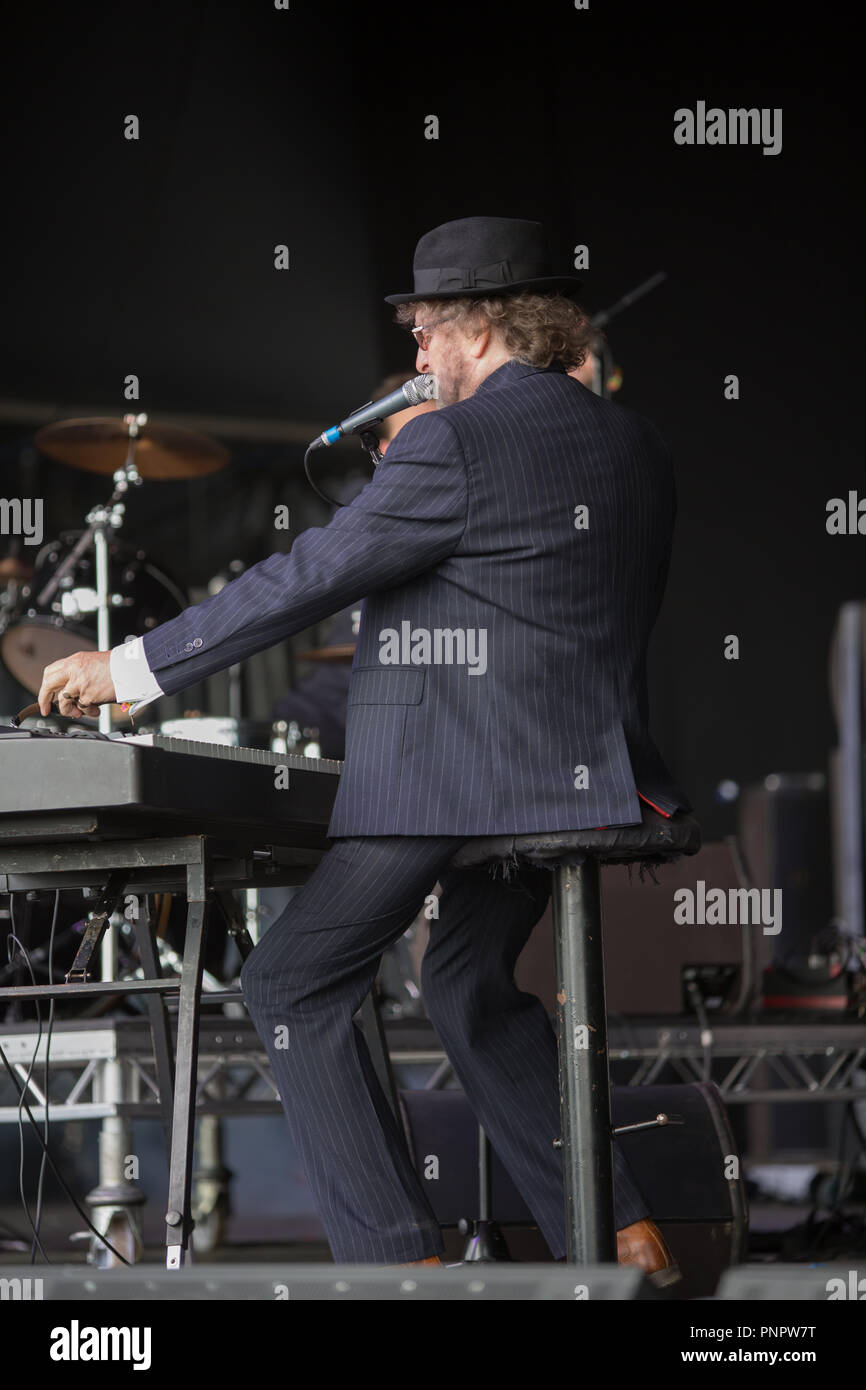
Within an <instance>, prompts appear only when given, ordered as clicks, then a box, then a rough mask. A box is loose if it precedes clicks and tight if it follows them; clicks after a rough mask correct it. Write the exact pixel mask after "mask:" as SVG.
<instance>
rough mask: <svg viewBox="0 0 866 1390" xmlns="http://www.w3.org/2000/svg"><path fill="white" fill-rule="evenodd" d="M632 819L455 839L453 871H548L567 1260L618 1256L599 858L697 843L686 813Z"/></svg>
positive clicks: (689, 850) (648, 855)
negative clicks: (631, 822)
mask: <svg viewBox="0 0 866 1390" xmlns="http://www.w3.org/2000/svg"><path fill="white" fill-rule="evenodd" d="M641 810H642V820H641V823H640V824H639V825H627V826H614V827H611V828H609V829H603V830H563V831H557V832H549V833H546V834H538V835H493V836H488V837H479V838H477V839H473V840H467V842H466V843H465V844H464V845H462V846H461V848H460V849H459V850H458V852H457V854H456V855H455V857H454V859H453V860H452V861H451V862H452V866H453V867H454V868H457V869H466V868H477V867H479V866H481V865H484V864H487V865H490V866H491V869H492V871H494V872H495V869H496V866H501V867H502V868H503V871H504V872H505V873H506V874H507V871H508V867H509V866H512V867H516V866H518V865H519V864H521V863H526V864H531V865H532V866H533V867H535V868H548V869H551V870H552V872H553V876H554V882H553V892H552V907H553V931H554V945H555V950H556V984H557V991H556V1001H557V1005H556V1031H557V1039H558V1045H559V1103H560V1116H561V1123H562V1137H561V1140H560V1143H561V1146H562V1161H563V1177H564V1182H565V1229H566V1241H567V1251H568V1254H567V1259H568V1261H569V1262H570V1263H572V1264H599V1263H601V1264H604V1263H611V1262H613V1263H615V1262H616V1227H615V1221H614V1205H613V1133H612V1129H611V1117H610V1076H609V1071H608V1054H607V1012H606V1008H605V997H604V956H603V952H602V920H601V893H600V884H599V865H600V864H635V863H637V864H640V865H641V871H643V867H647V868H649V867H651V866H652V865H655V864H667V863H670V862H671V861H673V860H675V859H679V858H681V857H682V856H683V855H686V854H696V853H697V852H698V850H699V849H700V847H701V832H700V826H699V825H698V822H697V821H696V820H695V819H694V817H693V816H690V815H686V814H685V813H684V812H677V813H676V814H675V815H673V816H665V815H663V814H662V813H661V812H658V811H655V810H653V809H652V808H651V807H649V806H648V805H646V804H645V803H642V804H641Z"/></svg>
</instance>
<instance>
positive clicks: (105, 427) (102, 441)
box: [36, 415, 229, 482]
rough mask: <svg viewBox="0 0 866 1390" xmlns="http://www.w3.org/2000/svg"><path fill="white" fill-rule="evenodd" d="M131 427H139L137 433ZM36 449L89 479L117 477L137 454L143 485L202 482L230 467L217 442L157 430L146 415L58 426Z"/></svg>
mask: <svg viewBox="0 0 866 1390" xmlns="http://www.w3.org/2000/svg"><path fill="white" fill-rule="evenodd" d="M130 422H134V433H133V427H132V426H131V425H130ZM132 440H134V445H133V448H132V450H131V449H130V442H131V441H132ZM36 443H37V444H38V446H39V448H40V449H41V450H42V452H43V453H44V454H47V455H48V457H49V458H53V459H56V460H57V461H58V463H65V464H67V465H68V466H69V467H70V468H81V469H84V471H85V472H87V473H112V474H116V473H117V472H119V471H121V470H123V469H125V468H126V467H127V466H128V465H129V463H130V461H131V455H133V454H134V458H135V467H136V470H137V473H138V475H139V481H141V479H145V478H147V479H151V480H162V481H165V482H170V481H177V480H180V479H185V478H202V477H204V476H205V475H206V474H208V473H216V472H218V471H219V469H221V468H225V466H226V464H227V463H228V461H229V453H228V450H227V449H225V448H223V446H222V445H221V444H218V443H217V442H216V440H215V439H210V438H208V436H207V435H204V434H197V433H196V432H195V431H193V430H187V429H181V428H179V427H178V426H176V425H155V424H153V423H151V422H149V421H148V418H147V416H146V415H125V416H124V417H123V421H122V422H120V421H118V420H111V419H103V418H95V419H86V420H63V421H59V422H58V423H57V424H54V425H46V426H45V427H44V428H43V429H41V430H39V432H38V434H37V435H36Z"/></svg>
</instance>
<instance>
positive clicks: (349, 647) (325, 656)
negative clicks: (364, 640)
mask: <svg viewBox="0 0 866 1390" xmlns="http://www.w3.org/2000/svg"><path fill="white" fill-rule="evenodd" d="M354 655H355V643H354V642H343V643H336V644H335V645H334V646H333V647H310V648H308V650H307V651H305V652H296V656H297V657H298V660H299V661H331V662H336V661H351V660H352V658H353V656H354Z"/></svg>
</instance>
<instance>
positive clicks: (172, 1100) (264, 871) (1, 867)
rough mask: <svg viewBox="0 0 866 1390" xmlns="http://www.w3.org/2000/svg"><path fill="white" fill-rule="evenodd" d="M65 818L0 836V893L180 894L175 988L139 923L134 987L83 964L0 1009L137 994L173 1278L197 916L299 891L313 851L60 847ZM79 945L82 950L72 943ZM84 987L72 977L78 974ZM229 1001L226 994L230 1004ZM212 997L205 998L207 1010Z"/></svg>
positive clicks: (189, 1129)
mask: <svg viewBox="0 0 866 1390" xmlns="http://www.w3.org/2000/svg"><path fill="white" fill-rule="evenodd" d="M74 819H75V818H74V816H73V817H69V816H64V815H63V814H62V813H61V814H59V815H58V814H57V813H55V814H54V815H53V816H49V817H41V818H40V822H41V829H42V832H43V836H44V838H42V840H41V842H40V843H39V844H17V845H16V843H15V830H14V826H13V827H12V828H11V830H10V833H9V834H8V835H6V836H2V837H0V893H17V892H26V891H28V890H31V889H50V890H55V889H63V888H80V887H82V886H86V885H89V884H93V883H94V882H95V881H96V882H100V881H107V893H109V894H110V895H114V896H116V895H117V893H118V892H121V893H129V894H135V893H137V892H138V893H151V892H158V891H171V890H174V891H178V890H180V891H185V893H186V900H187V919H186V934H185V938H184V948H183V968H182V974H181V979H180V980H179V981H178V980H176V979H174V980H169V979H165V978H163V977H162V975H161V972H160V969H159V962H158V957H157V953H156V943H155V931H154V929H155V923H153V922H151V921H149V920H147V919H146V918H142V919H141V920H140V921H139V923H138V927H137V939H138V944H139V947H140V949H141V962H142V968H143V970H144V974H145V977H146V978H144V979H141V980H106V981H96V980H91V979H89V977H87V962H86V960H85V963H84V966H83V967H82V966H81V965H78V966H73V970H71V971H70V976H73V971H75V970H77V971H78V976H79V978H74V977H73V978H71V979H69V980H68V981H67V982H64V983H62V984H53V985H22V986H14V987H3V988H0V1004H2V1002H3V1001H5V1000H11V999H19V1000H22V1001H31V1002H32V1001H34V1000H42V999H62V1000H65V1001H66V1002H69V1001H70V1000H71V999H77V998H81V999H83V998H91V997H93V996H103V997H104V996H106V995H108V996H117V995H127V994H130V995H134V994H138V995H142V996H144V998H145V1000H146V1001H147V1010H148V1015H149V1022H150V1028H151V1036H152V1040H153V1048H154V1057H155V1061H156V1069H157V1076H158V1079H159V1092H160V1107H161V1113H162V1120H163V1128H164V1130H165V1131H166V1136H167V1139H168V1147H169V1178H168V1203H167V1209H166V1218H165V1219H166V1236H165V1243H166V1268H167V1269H170V1270H176V1269H180V1268H181V1267H182V1265H183V1263H184V1259H185V1256H186V1252H187V1249H188V1247H189V1241H190V1236H191V1234H192V1227H193V1221H192V1215H191V1185H192V1163H193V1143H194V1136H195V1105H196V1069H197V1063H198V1033H199V1017H200V1011H201V981H202V968H203V962H204V945H205V907H206V904H207V901H208V898H209V896H212V895H213V894H214V893H215V892H226V891H230V890H231V889H234V888H249V887H256V886H259V887H262V886H265V885H269V886H272V885H276V884H293V883H302V882H303V881H304V880H305V878H306V877H307V876H308V875H309V873H310V870H311V867H314V866H315V864H316V863H317V862H318V860H319V859H320V858H321V851H318V852H317V851H315V850H300V851H294V852H293V851H289V852H288V853H285V852H283V854H282V857H281V858H280V859H279V861H278V862H275V861H274V859H273V858H271V859H270V860H268V859H267V857H266V856H264V855H263V854H262V853H260V854H259V857H258V858H257V857H256V855H255V853H254V852H253V851H252V850H249V851H248V852H246V851H244V850H240V851H239V850H238V849H237V847H236V846H226V845H225V844H224V843H220V842H218V841H214V840H213V839H211V837H209V836H205V835H178V836H176V837H166V838H154V839H133V838H126V839H121V840H116V841H104V842H94V841H92V840H90V841H89V842H88V841H86V840H85V841H84V842H81V841H78V842H76V841H75V840H72V841H70V840H68V839H67V840H66V841H64V840H63V839H62V838H61V837H62V835H63V834H64V833H65V834H67V835H68V834H69V833H70V831H72V832H73V833H74V829H75V828H76V827H73V826H72V825H71V821H72V820H74ZM105 899H106V894H103V897H102V898H101V899H100V907H99V911H100V912H102V913H103V914H104V920H103V922H102V930H104V928H105V926H106V925H107V924H108V920H109V916H110V911H106V910H105V908H106V906H107V904H106V901H105ZM98 927H99V924H98V923H96V924H95V926H94V932H93V933H92V934H91V936H90V937H89V939H88V944H89V946H90V951H89V954H90V955H92V954H93V952H94V951H95V949H96V945H97V943H98V936H99V935H100V934H101V932H99V931H98ZM82 945H84V943H82ZM82 969H83V973H84V975H85V977H86V978H84V979H82V978H80V976H81V973H82ZM173 995H176V996H177V998H178V1016H177V1046H176V1053H175V1059H174V1062H173V1061H172V1050H171V1033H170V1028H169V1020H168V1015H167V1012H166V1007H165V1004H166V999H167V998H168V997H169V996H173ZM232 997H233V998H236V997H237V996H236V995H233V996H232ZM219 999H220V995H219V994H218V993H216V994H209V995H208V1002H209V1003H217V1002H218V1001H219Z"/></svg>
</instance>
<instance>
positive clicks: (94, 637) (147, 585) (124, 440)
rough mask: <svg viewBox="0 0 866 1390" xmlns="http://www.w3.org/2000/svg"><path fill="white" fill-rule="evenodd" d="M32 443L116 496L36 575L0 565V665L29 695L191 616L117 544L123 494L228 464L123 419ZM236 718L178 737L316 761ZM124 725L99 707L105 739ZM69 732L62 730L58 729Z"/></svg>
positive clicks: (61, 428) (42, 557)
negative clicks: (96, 657) (58, 674)
mask: <svg viewBox="0 0 866 1390" xmlns="http://www.w3.org/2000/svg"><path fill="white" fill-rule="evenodd" d="M36 444H37V445H38V446H39V448H40V449H41V450H42V452H43V453H45V454H47V455H48V457H49V458H52V459H56V460H57V461H58V462H59V463H63V464H66V465H67V466H68V467H70V468H75V469H80V470H83V471H85V472H88V473H100V474H105V475H110V476H111V478H112V482H113V491H112V494H111V496H110V497H109V499H108V501H107V502H105V503H104V504H100V505H99V506H96V507H94V508H93V509H92V510H91V511H90V512H89V513H88V514H87V516H86V518H85V523H86V525H85V528H84V529H83V530H74V531H66V532H63V533H62V534H61V535H60V536H59V537H58V538H57V539H56V540H52V541H49V542H48V543H47V544H45V545H44V546H43V547H42V548H41V550H39V552H38V553H37V555H36V557H35V561H34V563H33V565H32V566H31V565H29V564H27V563H26V562H25V561H24V560H23V558H22V557H21V556H20V555H10V556H7V557H6V558H5V559H4V560H2V561H0V661H2V663H3V665H4V666H5V668H6V670H7V672H8V673H9V675H10V676H11V677H12V678H13V679H14V680H15V681H16V682H17V683H18V684H19V685H21V686H23V687H24V689H25V690H29V691H31V692H32V693H33V694H34V695H35V694H37V693H38V691H39V687H40V685H41V683H42V672H43V670H44V669H45V667H46V666H48V665H50V664H51V662H53V661H60V660H62V659H63V658H64V657H67V656H71V655H73V653H75V652H79V651H97V650H99V651H107V650H109V649H110V648H111V647H113V646H117V645H118V644H120V643H122V642H124V641H125V640H126V639H127V638H129V637H138V636H142V635H143V634H145V633H146V632H148V631H150V629H151V628H154V627H157V626H159V624H160V623H164V622H167V621H168V620H169V619H170V618H174V617H177V615H178V614H179V613H180V612H181V611H182V610H183V609H184V608H185V607H186V606H187V603H188V597H187V595H186V594H185V593H184V591H183V590H182V589H181V588H180V587H179V586H178V585H177V584H176V583H175V581H174V580H173V579H172V578H171V576H170V575H168V574H166V573H165V572H164V571H163V570H161V569H159V568H158V567H157V566H156V565H154V564H153V563H151V561H150V560H149V559H148V557H147V554H146V553H145V551H143V550H141V549H137V548H135V547H134V546H130V545H126V544H124V543H123V542H122V541H121V539H120V537H119V534H118V533H119V531H120V528H121V527H122V525H123V521H124V516H125V510H126V499H127V495H128V494H129V493H130V490H131V489H132V488H134V487H140V486H141V485H142V484H143V483H144V482H145V481H146V480H159V481H164V482H165V481H173V482H181V481H187V480H189V479H192V478H202V477H204V476H206V475H207V474H209V473H214V472H216V471H218V470H219V469H221V468H224V467H225V466H226V464H227V463H228V461H229V453H228V451H227V450H226V449H225V448H224V447H223V446H222V445H221V444H218V443H217V442H216V440H214V439H211V438H209V437H208V436H207V435H204V434H199V433H196V432H194V431H193V430H189V429H182V428H180V427H178V426H175V425H162V424H156V423H153V422H151V421H149V420H148V417H147V415H145V414H138V415H125V416H124V417H123V419H122V420H112V419H104V418H97V419H86V420H64V421H59V422H57V423H56V424H51V425H47V426H45V428H43V429H41V430H39V432H38V433H37V435H36ZM354 650H355V648H354V644H353V643H346V644H344V645H342V646H339V647H337V646H333V647H322V648H314V649H311V650H310V651H304V652H299V653H298V656H299V657H300V658H301V659H304V660H308V661H313V662H328V663H330V662H335V661H337V662H349V663H350V662H351V660H352V656H353V654H354ZM233 715H234V717H233V719H231V720H229V719H223V720H220V721H219V723H220V725H221V729H220V732H219V733H215V730H214V728H213V724H214V721H213V720H212V719H204V720H202V719H200V718H199V717H198V716H192V717H191V718H189V719H188V720H186V721H184V722H185V729H184V731H183V736H184V737H186V738H195V737H201V738H205V739H206V740H207V739H210V740H211V741H214V742H241V741H243V742H249V741H250V740H252V743H251V746H259V745H261V746H264V747H267V746H272V747H274V746H277V745H278V747H279V749H280V750H284V751H286V752H293V751H296V752H300V753H304V754H306V755H307V756H309V757H316V756H318V753H319V749H318V746H317V745H316V743H315V739H316V735H317V732H318V731H317V730H312V729H300V728H297V727H296V726H295V725H294V723H288V724H286V722H285V721H280V722H279V726H277V725H274V726H273V729H272V728H271V725H270V724H269V725H268V729H267V730H265V729H264V728H262V729H256V730H255V731H254V730H253V729H252V728H251V727H250V724H251V721H249V720H246V721H243V720H241V719H240V717H239V710H235V711H233ZM59 718H60V717H59V716H57V719H58V720H59ZM197 719H198V723H200V724H201V725H202V728H201V730H198V728H197V724H196V720H197ZM124 721H128V716H127V715H126V714H125V713H124V711H123V710H122V709H121V707H120V706H119V705H108V706H104V707H103V709H102V711H101V713H100V719H99V729H100V731H101V732H102V733H109V732H111V730H112V728H113V727H115V726H116V725H119V724H122V723H123V722H124ZM82 722H85V721H82ZM259 722H260V723H262V724H264V721H259ZM67 723H68V721H66V720H63V724H64V726H65V725H66V724H67ZM229 724H232V725H233V727H232V728H229V727H228V725H229ZM172 725H173V726H172V729H171V731H170V732H171V733H173V734H178V733H179V732H180V730H179V729H178V727H177V721H172ZM241 726H243V727H241ZM166 732H168V730H166ZM263 739H264V742H262V740H263ZM274 740H276V744H275V743H274Z"/></svg>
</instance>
